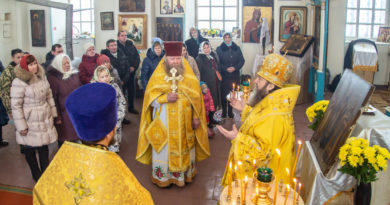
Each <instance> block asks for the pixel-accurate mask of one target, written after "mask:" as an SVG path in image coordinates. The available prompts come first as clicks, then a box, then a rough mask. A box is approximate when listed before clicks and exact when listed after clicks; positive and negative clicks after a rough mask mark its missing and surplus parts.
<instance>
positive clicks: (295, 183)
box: [293, 178, 297, 204]
mask: <svg viewBox="0 0 390 205" xmlns="http://www.w3.org/2000/svg"><path fill="white" fill-rule="evenodd" d="M293 182H294V186H293V191H294V198H293V204H295V194H296V193H297V192H296V190H297V179H296V178H294V179H293Z"/></svg>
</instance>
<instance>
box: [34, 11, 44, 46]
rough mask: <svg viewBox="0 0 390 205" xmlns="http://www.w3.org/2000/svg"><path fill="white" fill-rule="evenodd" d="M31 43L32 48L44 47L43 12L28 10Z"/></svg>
mask: <svg viewBox="0 0 390 205" xmlns="http://www.w3.org/2000/svg"><path fill="white" fill-rule="evenodd" d="M30 20H31V41H32V46H34V47H46V29H45V11H44V10H30Z"/></svg>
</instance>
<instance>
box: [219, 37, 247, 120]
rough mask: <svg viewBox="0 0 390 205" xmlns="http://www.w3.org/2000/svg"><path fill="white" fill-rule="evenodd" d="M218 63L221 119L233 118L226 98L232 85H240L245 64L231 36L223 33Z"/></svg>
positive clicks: (231, 109)
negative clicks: (219, 70) (220, 76)
mask: <svg viewBox="0 0 390 205" xmlns="http://www.w3.org/2000/svg"><path fill="white" fill-rule="evenodd" d="M217 54H218V58H219V63H220V66H221V74H222V82H221V103H222V118H226V117H227V115H228V116H229V117H230V118H233V108H232V106H230V104H229V103H227V100H226V96H227V95H228V94H229V92H230V91H231V90H232V85H233V83H235V84H236V85H239V83H240V69H241V68H242V66H243V65H244V63H245V59H244V56H243V55H242V52H241V49H240V47H238V46H237V44H235V43H234V42H233V41H232V35H231V34H230V33H225V34H224V35H223V42H222V43H221V45H220V46H219V47H218V48H217Z"/></svg>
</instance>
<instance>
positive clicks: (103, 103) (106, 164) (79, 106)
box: [33, 83, 153, 205]
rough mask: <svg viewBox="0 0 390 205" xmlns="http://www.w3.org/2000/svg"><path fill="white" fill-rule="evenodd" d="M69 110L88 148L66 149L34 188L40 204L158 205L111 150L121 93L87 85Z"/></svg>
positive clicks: (67, 144)
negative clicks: (109, 148) (117, 97)
mask: <svg viewBox="0 0 390 205" xmlns="http://www.w3.org/2000/svg"><path fill="white" fill-rule="evenodd" d="M65 106H66V109H67V111H68V114H69V117H70V119H71V121H72V124H73V126H74V128H75V130H76V133H77V135H78V136H79V138H80V139H81V140H82V142H83V145H82V144H75V143H71V142H65V143H64V145H62V147H61V149H60V150H59V151H58V152H57V154H56V155H55V157H54V159H53V161H52V162H51V163H50V165H49V166H48V168H47V169H46V171H45V172H44V173H43V175H42V176H41V178H40V179H39V181H38V183H37V184H36V185H35V187H34V190H33V202H34V204H48V205H53V204H81V205H82V204H137V205H138V204H144V205H152V204H153V200H152V197H151V195H150V193H149V192H148V191H147V190H146V189H145V188H144V187H143V186H142V185H141V184H140V183H139V182H138V180H137V178H135V177H134V175H133V173H132V172H131V171H130V170H129V168H128V167H127V166H126V164H125V163H124V162H123V161H122V159H121V158H120V157H119V156H118V155H117V154H116V153H114V152H110V151H108V149H107V146H108V145H109V143H110V142H111V141H112V139H113V137H114V135H115V126H116V119H117V110H116V109H117V108H116V92H115V89H114V88H113V87H111V85H108V84H105V83H92V84H88V85H84V86H82V87H80V88H78V89H76V90H75V91H73V92H72V93H71V94H70V95H69V96H68V98H67V100H66V102H65Z"/></svg>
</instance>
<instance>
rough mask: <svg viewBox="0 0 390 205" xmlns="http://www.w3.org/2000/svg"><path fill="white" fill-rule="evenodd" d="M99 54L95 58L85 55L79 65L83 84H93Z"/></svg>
mask: <svg viewBox="0 0 390 205" xmlns="http://www.w3.org/2000/svg"><path fill="white" fill-rule="evenodd" d="M98 57H99V54H95V55H94V56H92V57H91V56H87V55H83V58H82V60H81V63H80V65H79V78H80V81H81V83H82V84H83V85H84V84H87V83H90V82H91V79H92V76H93V72H94V71H95V68H96V66H97V62H96V61H97V58H98Z"/></svg>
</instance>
